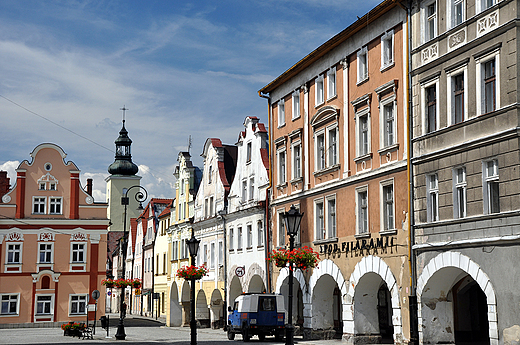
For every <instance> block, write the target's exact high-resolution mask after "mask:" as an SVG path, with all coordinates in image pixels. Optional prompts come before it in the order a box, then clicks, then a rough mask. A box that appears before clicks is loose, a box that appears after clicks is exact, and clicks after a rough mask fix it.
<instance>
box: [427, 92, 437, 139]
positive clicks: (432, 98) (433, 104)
mask: <svg viewBox="0 0 520 345" xmlns="http://www.w3.org/2000/svg"><path fill="white" fill-rule="evenodd" d="M426 120H427V121H426V132H427V133H431V132H433V131H435V130H436V129H437V86H436V85H432V86H429V87H427V88H426Z"/></svg>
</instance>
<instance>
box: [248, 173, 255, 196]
mask: <svg viewBox="0 0 520 345" xmlns="http://www.w3.org/2000/svg"><path fill="white" fill-rule="evenodd" d="M254 198H255V177H254V176H251V177H250V178H249V200H253V199H254Z"/></svg>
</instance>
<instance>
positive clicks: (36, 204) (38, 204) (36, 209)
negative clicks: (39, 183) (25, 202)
mask: <svg viewBox="0 0 520 345" xmlns="http://www.w3.org/2000/svg"><path fill="white" fill-rule="evenodd" d="M33 213H34V214H45V198H40V197H33Z"/></svg>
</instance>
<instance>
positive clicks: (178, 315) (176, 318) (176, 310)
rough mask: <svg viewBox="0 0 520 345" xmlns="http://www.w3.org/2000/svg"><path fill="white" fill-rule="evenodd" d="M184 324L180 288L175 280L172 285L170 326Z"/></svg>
mask: <svg viewBox="0 0 520 345" xmlns="http://www.w3.org/2000/svg"><path fill="white" fill-rule="evenodd" d="M181 325H182V306H181V304H180V303H179V288H178V287H177V283H176V282H175V281H174V282H172V285H171V286H170V313H169V319H168V326H169V327H179V326H181Z"/></svg>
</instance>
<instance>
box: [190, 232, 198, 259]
mask: <svg viewBox="0 0 520 345" xmlns="http://www.w3.org/2000/svg"><path fill="white" fill-rule="evenodd" d="M187 242H188V250H189V251H190V256H196V255H197V252H198V251H199V243H200V240H197V239H196V238H195V235H191V238H190V239H189V240H188V241H187Z"/></svg>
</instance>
